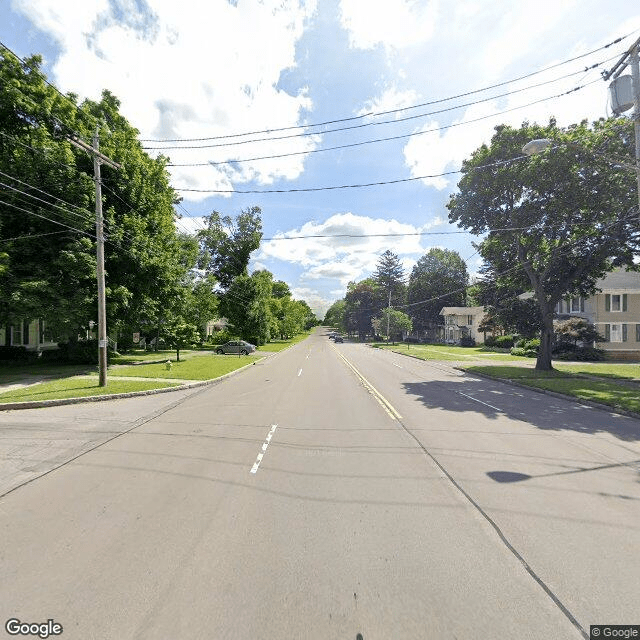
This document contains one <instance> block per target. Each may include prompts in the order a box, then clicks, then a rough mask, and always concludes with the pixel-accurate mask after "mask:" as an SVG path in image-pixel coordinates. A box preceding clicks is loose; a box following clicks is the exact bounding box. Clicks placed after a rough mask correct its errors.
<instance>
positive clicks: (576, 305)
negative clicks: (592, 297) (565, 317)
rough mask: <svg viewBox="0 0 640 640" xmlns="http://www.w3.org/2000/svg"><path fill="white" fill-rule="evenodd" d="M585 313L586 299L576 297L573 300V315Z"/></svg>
mask: <svg viewBox="0 0 640 640" xmlns="http://www.w3.org/2000/svg"><path fill="white" fill-rule="evenodd" d="M581 311H584V298H581V297H580V296H576V297H574V298H571V313H580V312H581Z"/></svg>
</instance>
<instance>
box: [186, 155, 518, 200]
mask: <svg viewBox="0 0 640 640" xmlns="http://www.w3.org/2000/svg"><path fill="white" fill-rule="evenodd" d="M527 158H528V156H517V157H515V158H511V159H509V160H501V161H499V162H493V163H491V164H485V165H482V166H478V167H474V168H473V169H472V170H473V171H478V170H479V169H486V168H489V167H495V166H498V165H505V164H510V163H512V162H516V161H519V160H526V159H527ZM457 173H462V169H457V170H455V171H445V172H443V173H435V174H432V175H425V176H415V177H412V178H398V179H396V180H384V181H380V182H367V183H362V184H343V185H335V186H329V187H307V188H302V189H262V190H261V189H247V190H243V191H240V190H236V189H226V190H225V189H183V188H182V187H176V190H177V191H189V192H195V193H300V192H307V191H332V190H335V189H361V188H364V187H377V186H381V185H388V184H398V183H401V182H414V181H416V180H426V179H427V178H442V177H444V176H450V175H455V174H457Z"/></svg>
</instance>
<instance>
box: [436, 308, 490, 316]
mask: <svg viewBox="0 0 640 640" xmlns="http://www.w3.org/2000/svg"><path fill="white" fill-rule="evenodd" d="M484 313H485V311H484V307H442V311H441V312H440V314H439V315H441V316H478V315H484Z"/></svg>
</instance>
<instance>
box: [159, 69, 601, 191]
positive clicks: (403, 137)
mask: <svg viewBox="0 0 640 640" xmlns="http://www.w3.org/2000/svg"><path fill="white" fill-rule="evenodd" d="M599 81H600V80H599V79H597V80H593V81H592V82H588V83H587V84H585V85H582V86H579V87H575V88H573V89H570V90H569V91H566V92H564V93H559V94H556V95H553V96H549V97H547V98H541V99H539V100H534V101H533V102H529V103H527V104H523V105H519V106H517V107H512V108H511V109H505V110H504V111H499V112H496V113H492V114H489V115H485V116H480V117H478V118H473V119H471V120H464V121H462V122H454V123H452V124H449V125H444V126H441V127H434V128H432V129H427V130H426V131H415V132H413V133H407V134H402V135H398V136H390V137H387V138H376V139H373V140H363V141H361V142H353V143H351V144H343V145H338V146H335V147H324V148H321V149H310V150H308V151H294V152H292V153H282V154H278V155H272V156H260V157H255V158H247V159H244V160H228V161H224V162H206V163H199V164H196V165H176V164H168V165H167V166H169V167H176V166H204V165H211V166H215V165H218V164H229V163H231V164H233V163H234V162H251V161H254V160H272V159H275V158H285V157H290V156H299V155H306V154H311V153H321V152H324V151H335V150H338V149H349V148H353V147H361V146H364V145H367V144H377V143H379V142H390V141H394V140H406V139H408V138H414V137H418V136H422V135H426V134H428V133H437V132H438V131H446V130H448V129H453V128H454V127H461V126H466V125H469V124H473V123H475V122H480V121H482V120H487V119H489V118H496V117H498V116H502V115H504V114H505V113H511V112H513V111H518V110H519V109H525V108H526V107H531V106H533V105H536V104H540V103H541V102H547V101H549V100H554V99H556V98H561V97H564V96H566V95H569V94H571V93H574V92H576V91H580V90H581V89H584V88H585V87H588V86H590V85H592V84H595V83H596V82H599ZM453 173H457V172H453ZM441 175H442V176H444V175H448V174H446V173H445V174H441ZM424 177H427V178H428V177H440V176H424ZM417 179H422V178H417ZM367 186H368V185H367ZM334 188H346V187H334ZM176 190H177V191H198V190H197V189H182V188H178V187H176ZM309 190H314V189H303V191H309ZM315 190H318V189H315ZM288 191H289V190H279V191H267V190H258V191H236V190H233V189H228V190H219V189H218V190H210V189H203V190H201V192H202V193H283V192H284V193H287V192H288ZM294 191H295V190H294Z"/></svg>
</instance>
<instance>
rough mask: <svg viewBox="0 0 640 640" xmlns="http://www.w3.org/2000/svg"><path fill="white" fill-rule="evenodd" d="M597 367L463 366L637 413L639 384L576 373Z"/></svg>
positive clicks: (639, 406) (590, 365)
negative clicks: (543, 369)
mask: <svg viewBox="0 0 640 640" xmlns="http://www.w3.org/2000/svg"><path fill="white" fill-rule="evenodd" d="M597 366H598V365H596V364H590V363H585V364H584V365H583V364H580V365H563V369H562V370H553V371H537V370H536V369H534V368H533V367H531V368H529V367H509V366H474V365H469V366H464V369H465V371H468V372H469V373H480V374H484V375H486V376H490V377H492V378H497V379H504V380H514V381H517V382H519V383H520V384H524V385H526V386H528V387H534V388H536V389H545V390H549V391H556V392H557V393H564V394H566V395H568V396H572V397H574V398H578V399H580V400H592V401H594V402H601V403H603V404H606V405H608V406H610V407H613V408H619V409H625V410H627V411H638V412H640V387H638V388H637V389H635V388H633V386H629V385H628V384H627V385H623V384H616V382H615V381H609V380H592V379H587V378H582V377H579V374H581V373H587V372H588V373H589V374H590V375H594V374H593V370H594V367H597ZM603 366H607V365H603ZM608 366H610V367H613V368H614V369H617V368H618V367H619V366H620V367H625V366H627V365H608ZM565 367H566V368H565ZM609 373H610V372H609ZM621 377H622V376H621Z"/></svg>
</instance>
